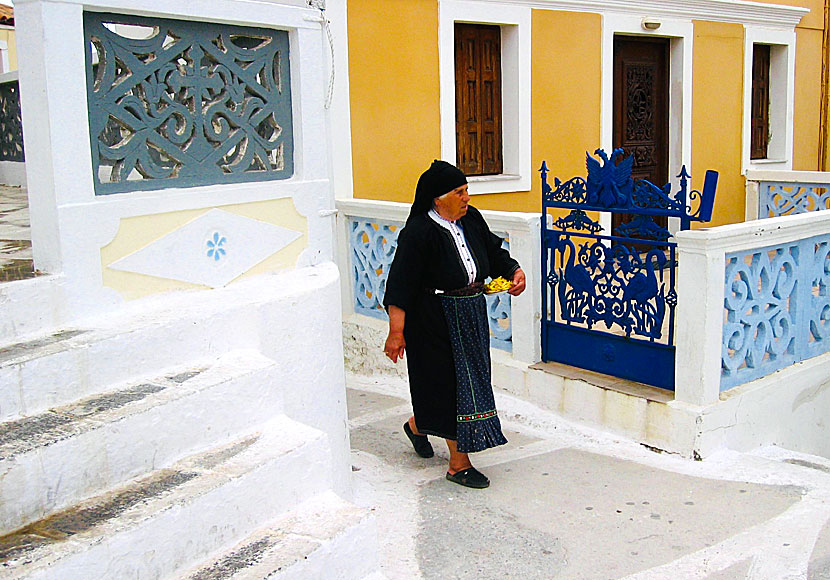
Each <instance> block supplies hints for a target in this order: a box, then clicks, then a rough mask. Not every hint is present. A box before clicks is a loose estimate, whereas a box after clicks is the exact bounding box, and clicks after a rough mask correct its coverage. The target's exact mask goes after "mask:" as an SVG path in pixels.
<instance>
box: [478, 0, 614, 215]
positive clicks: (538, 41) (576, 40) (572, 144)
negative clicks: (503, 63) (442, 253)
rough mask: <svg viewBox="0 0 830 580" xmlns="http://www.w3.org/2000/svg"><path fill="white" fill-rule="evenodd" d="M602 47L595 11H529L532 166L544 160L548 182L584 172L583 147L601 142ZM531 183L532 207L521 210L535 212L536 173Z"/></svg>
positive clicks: (538, 191) (537, 195)
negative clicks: (531, 14)
mask: <svg viewBox="0 0 830 580" xmlns="http://www.w3.org/2000/svg"><path fill="white" fill-rule="evenodd" d="M552 31H556V34H555V37H554V36H553V35H552V34H551V32H552ZM552 38H555V42H552ZM601 47H602V18H601V17H600V15H599V14H580V13H573V12H554V11H549V10H534V11H533V70H534V71H537V73H536V75H535V77H534V80H535V85H534V87H533V93H532V99H533V106H532V108H533V148H532V160H533V163H534V164H536V165H540V164H541V161H542V159H545V160H546V161H547V165H548V169H550V177H549V182H550V183H553V179H552V178H553V177H554V176H555V177H559V178H561V179H563V180H565V179H570V178H571V177H574V176H576V175H582V176H584V175H585V174H586V169H585V152H586V151H588V152H591V153H593V151H594V149H596V148H597V147H598V146H599V144H600V117H601V115H600V99H601V94H602V70H601V63H602V51H601ZM534 169H538V166H537V167H534ZM532 183H533V191H532V193H531V199H530V200H528V203H527V205H528V206H530V207H529V208H528V209H526V210H525V211H539V208H540V206H541V201H540V200H541V197H542V190H541V181H540V180H539V174H538V173H535V174H534V175H533V182H532ZM494 209H495V208H494Z"/></svg>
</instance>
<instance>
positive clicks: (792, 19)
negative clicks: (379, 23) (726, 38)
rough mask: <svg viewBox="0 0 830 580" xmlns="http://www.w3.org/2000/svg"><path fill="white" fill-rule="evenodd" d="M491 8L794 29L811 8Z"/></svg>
mask: <svg viewBox="0 0 830 580" xmlns="http://www.w3.org/2000/svg"><path fill="white" fill-rule="evenodd" d="M480 1H481V2H482V3H488V4H512V5H514V6H527V7H529V8H538V9H542V10H569V11H573V12H598V13H606V12H616V13H619V14H627V15H630V16H637V17H639V18H643V17H658V18H674V19H678V20H687V21H691V20H709V21H713V22H734V23H739V24H744V25H758V26H767V27H780V28H794V27H795V26H797V25H798V23H799V22H801V19H802V18H803V17H804V15H805V14H807V13H809V12H810V9H809V8H801V7H797V6H782V5H780V4H765V3H763V2H749V1H747V0H674V1H673V2H666V1H665V0H640V1H639V2H631V1H630V0H480Z"/></svg>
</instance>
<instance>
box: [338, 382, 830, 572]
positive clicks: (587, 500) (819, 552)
mask: <svg viewBox="0 0 830 580" xmlns="http://www.w3.org/2000/svg"><path fill="white" fill-rule="evenodd" d="M497 402H498V405H499V409H500V415H501V417H502V422H503V426H504V430H505V434H506V435H507V438H508V439H509V440H510V443H509V444H508V445H506V446H503V447H501V448H497V449H493V450H488V451H485V452H483V453H480V454H476V455H474V456H473V461H474V463H475V465H476V466H477V467H478V468H480V469H481V470H482V471H483V472H484V473H485V474H487V475H488V476H489V477H490V480H491V482H492V484H491V486H490V488H489V489H486V490H471V489H466V488H463V487H460V486H458V485H456V484H453V483H450V482H448V481H446V480H445V479H444V472H445V470H446V459H447V451H446V448H445V447H444V446H443V442H442V441H440V440H435V439H433V446H434V447H435V450H436V457H434V458H432V459H421V458H420V457H418V456H417V455H415V453H414V452H413V451H412V448H411V446H410V445H409V442H408V440H407V439H406V438H405V437H404V435H403V433H402V431H401V427H402V425H403V422H404V421H405V420H406V418H407V417H408V416H409V412H410V407H409V404H408V396H407V386H406V384H405V382H404V381H402V380H400V379H398V378H395V377H385V376H377V377H364V376H356V375H353V376H351V377H349V391H348V404H349V421H350V430H351V443H352V463H353V468H352V469H353V471H354V484H355V492H356V497H357V501H358V503H361V504H362V505H366V506H371V507H372V508H374V511H375V513H376V515H377V519H378V527H379V531H380V543H381V550H382V554H381V558H382V564H383V571H384V573H385V575H386V577H387V578H388V579H389V580H417V579H425V580H432V579H438V578H442V579H474V578H475V579H480V580H488V579H498V580H509V579H522V580H536V579H539V580H541V579H545V580H549V579H567V580H579V579H586V580H588V579H598V580H607V579H609V578H614V579H625V580H668V579H670V580H674V579H686V578H690V579H701V580H732V579H753V580H775V579H785V578H786V579H796V578H803V579H810V580H818V579H830V526H829V525H828V521H829V520H830V460H827V459H824V458H818V457H813V456H805V455H800V454H795V453H791V452H788V451H786V450H782V449H779V448H766V449H761V450H758V451H757V452H755V453H751V454H738V453H734V452H726V451H725V452H722V453H720V454H718V455H716V456H715V457H712V458H709V459H707V460H705V461H702V462H694V461H688V460H684V459H681V458H678V457H674V456H671V455H661V454H657V453H654V452H651V451H649V450H647V449H645V448H643V447H642V446H639V445H637V444H636V443H633V442H631V441H628V440H624V439H621V438H618V437H614V436H612V435H609V434H606V433H603V432H599V431H592V430H589V429H587V428H584V427H581V426H578V425H575V424H572V423H568V422H567V421H565V420H563V419H561V418H559V417H557V416H556V415H554V414H552V413H548V412H545V411H542V410H540V409H538V408H536V407H533V406H532V405H530V404H528V403H524V402H522V401H520V400H518V399H516V398H513V397H509V396H506V395H497Z"/></svg>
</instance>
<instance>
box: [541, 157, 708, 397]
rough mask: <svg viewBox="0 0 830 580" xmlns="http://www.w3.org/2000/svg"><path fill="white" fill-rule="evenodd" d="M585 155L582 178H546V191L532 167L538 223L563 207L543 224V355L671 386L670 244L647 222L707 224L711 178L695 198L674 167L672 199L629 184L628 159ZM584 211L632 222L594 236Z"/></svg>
mask: <svg viewBox="0 0 830 580" xmlns="http://www.w3.org/2000/svg"><path fill="white" fill-rule="evenodd" d="M594 154H595V155H596V156H597V157H598V159H597V158H594V157H592V156H591V155H589V154H586V168H587V172H588V175H587V179H584V180H583V179H582V178H580V177H575V178H572V179H570V180H568V181H565V182H562V181H560V180H559V179H555V180H554V187H550V186H549V185H548V183H547V173H548V168H547V165H546V164H545V163H544V162H543V163H542V168H541V170H540V171H541V174H542V194H543V202H542V215H543V218H546V217H548V212H549V210H550V209H553V208H555V209H566V210H570V212H569V213H568V215H567V216H565V217H562V218H559V219H556V220H552V221H553V223H552V226H551V225H548V224H549V220H547V219H543V224H544V235H543V236H542V239H543V242H542V244H543V247H542V250H543V253H542V256H543V258H542V268H543V270H542V280H544V285H543V289H542V296H543V298H542V302H543V304H542V312H544V313H546V316H545V317H544V319H543V332H542V351H543V358H544V359H545V360H554V361H558V362H564V363H567V364H571V365H574V366H580V367H583V368H587V369H591V370H595V371H599V372H603V373H606V374H612V375H615V376H619V377H623V378H627V379H631V380H635V381H639V382H644V383H648V384H652V385H656V386H659V387H663V388H667V389H672V388H674V312H675V307H676V306H677V292H676V290H675V287H674V286H675V273H676V272H675V268H676V265H677V260H676V244H675V243H674V242H671V241H669V239H670V238H671V234H670V232H669V231H668V230H666V229H665V228H662V227H660V226H658V225H657V224H656V223H655V221H654V219H653V217H654V216H658V215H663V216H672V217H679V218H680V220H681V227H682V228H684V229H685V228H688V227H689V225H690V223H691V221H692V220H704V219H709V217H711V207H712V204H713V203H714V195H715V187H716V180H717V174H715V173H714V172H712V173H711V174H707V180H708V181H707V182H706V184H705V185H704V188H703V193H700V192H688V179H689V175H688V173H687V172H686V170H685V168H683V169H682V170H681V172H680V175H678V178H679V184H680V188H679V190H678V191H677V192H676V193H674V194H672V193H671V184H666V185H665V186H663V187H657V186H655V185H653V184H651V183H649V182H648V181H645V180H636V181H635V180H633V179H632V177H631V171H632V166H633V162H634V158H633V157H632V156H628V157H625V156H624V153H623V151H622V150H621V149H616V150H614V151H613V152H612V153H611V156H610V157H609V156H607V155H606V154H605V152H604V151H602V150H601V149H597V150H596V151H595V152H594ZM687 200H692V201H693V202H694V205H695V206H696V208H695V210H694V211H692V209H691V207H689V206H690V205H691V203H687ZM588 211H597V212H599V211H606V212H612V213H631V214H635V218H634V219H633V220H632V221H631V222H629V223H627V224H623V225H621V226H619V227H618V228H617V231H616V232H613V233H612V234H614V235H610V234H602V233H601V231H602V230H601V228H599V227H594V226H598V225H599V224H598V222H596V221H594V219H593V218H592V217H589V216H588V214H587V213H586V212H588Z"/></svg>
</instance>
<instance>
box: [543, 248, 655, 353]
mask: <svg viewBox="0 0 830 580" xmlns="http://www.w3.org/2000/svg"><path fill="white" fill-rule="evenodd" d="M575 239H578V238H575V237H572V236H569V235H566V234H563V235H561V236H560V237H559V240H558V242H557V244H556V246H554V248H553V249H554V250H555V255H556V256H557V258H558V260H557V263H555V264H554V266H553V267H556V268H557V272H558V275H559V280H561V283H559V284H557V295H558V306H559V309H560V312H559V314H560V316H561V319H562V320H564V321H566V322H577V323H584V324H585V325H586V327H587V328H588V329H589V330H590V329H592V328H593V327H594V326H595V325H596V324H597V323H599V322H602V323H603V324H604V325H605V328H606V329H610V328H612V327H615V326H616V327H618V328H620V329H621V330H622V331H623V332H624V333H625V335H626V336H631V335H635V336H641V337H645V338H648V339H659V338H661V337H662V333H663V322H664V319H665V315H666V285H667V283H668V282H669V280H668V275H666V272H665V270H664V269H663V268H664V266H665V265H666V264H667V263H668V261H669V258H668V257H667V256H666V252H665V250H664V249H662V248H652V249H651V250H650V251H649V252H648V253H647V254H646V256H645V257H642V256H641V255H640V254H639V252H637V251H635V250H633V249H631V248H629V247H626V246H624V245H621V244H617V245H614V246H608V245H606V244H605V243H604V240H602V239H596V240H590V241H589V240H583V241H581V243H580V242H578V243H577V244H574V240H575Z"/></svg>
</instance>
